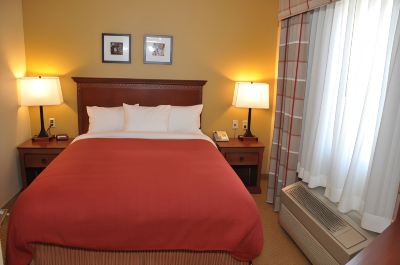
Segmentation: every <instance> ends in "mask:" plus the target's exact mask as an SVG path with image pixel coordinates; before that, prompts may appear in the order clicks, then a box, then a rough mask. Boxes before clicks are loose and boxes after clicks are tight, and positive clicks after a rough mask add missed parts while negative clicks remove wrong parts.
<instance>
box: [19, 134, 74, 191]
mask: <svg viewBox="0 0 400 265" xmlns="http://www.w3.org/2000/svg"><path fill="white" fill-rule="evenodd" d="M71 141H72V139H70V140H68V141H56V140H54V139H53V140H51V141H50V142H33V141H32V140H28V141H26V142H24V143H22V144H20V145H19V146H18V147H17V148H18V152H19V161H20V168H21V179H22V186H23V189H25V188H26V187H27V186H28V185H29V184H30V183H31V182H32V181H33V180H34V179H35V177H36V176H37V175H39V174H40V172H42V171H43V169H45V168H46V167H47V166H48V165H49V164H50V162H51V161H53V159H54V158H56V156H57V155H58V154H60V153H61V152H62V151H63V150H64V149H65V148H66V147H67V146H68V145H69V144H70V143H71Z"/></svg>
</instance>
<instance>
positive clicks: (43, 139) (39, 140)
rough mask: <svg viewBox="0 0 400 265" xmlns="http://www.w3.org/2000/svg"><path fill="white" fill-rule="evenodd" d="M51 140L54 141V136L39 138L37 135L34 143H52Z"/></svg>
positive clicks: (34, 137) (33, 139)
mask: <svg viewBox="0 0 400 265" xmlns="http://www.w3.org/2000/svg"><path fill="white" fill-rule="evenodd" d="M51 139H53V136H44V137H39V136H37V135H35V136H33V137H32V141H34V142H50V141H51Z"/></svg>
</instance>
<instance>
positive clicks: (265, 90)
mask: <svg viewBox="0 0 400 265" xmlns="http://www.w3.org/2000/svg"><path fill="white" fill-rule="evenodd" d="M232 105H233V106H235V107H237V108H249V112H248V116H247V122H248V124H247V129H246V132H245V133H244V134H243V135H239V137H238V138H239V140H242V141H258V138H257V137H256V136H254V135H253V134H252V133H251V109H252V108H256V109H268V108H269V85H268V84H266V83H253V82H236V85H235V93H234V95H233V102H232Z"/></svg>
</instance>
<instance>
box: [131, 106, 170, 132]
mask: <svg viewBox="0 0 400 265" xmlns="http://www.w3.org/2000/svg"><path fill="white" fill-rule="evenodd" d="M123 106H124V111H125V128H124V129H125V131H139V132H166V131H168V120H169V114H170V111H171V106H169V105H160V106H157V107H143V106H138V105H133V106H132V105H127V104H124V105H123Z"/></svg>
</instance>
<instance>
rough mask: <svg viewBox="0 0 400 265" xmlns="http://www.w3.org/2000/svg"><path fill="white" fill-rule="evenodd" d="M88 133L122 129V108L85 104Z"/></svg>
mask: <svg viewBox="0 0 400 265" xmlns="http://www.w3.org/2000/svg"><path fill="white" fill-rule="evenodd" d="M86 111H87V114H88V116H89V130H88V133H97V132H112V131H121V130H123V129H124V109H123V108H122V106H121V107H111V108H105V107H97V106H92V107H90V106H87V107H86Z"/></svg>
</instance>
